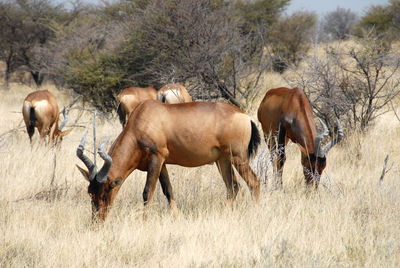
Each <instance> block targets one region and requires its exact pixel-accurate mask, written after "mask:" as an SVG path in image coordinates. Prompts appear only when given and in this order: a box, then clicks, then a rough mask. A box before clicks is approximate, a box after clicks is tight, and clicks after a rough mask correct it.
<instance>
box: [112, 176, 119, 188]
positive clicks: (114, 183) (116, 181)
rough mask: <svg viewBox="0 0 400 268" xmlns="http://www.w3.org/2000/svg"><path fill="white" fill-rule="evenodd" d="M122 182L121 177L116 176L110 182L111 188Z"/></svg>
mask: <svg viewBox="0 0 400 268" xmlns="http://www.w3.org/2000/svg"><path fill="white" fill-rule="evenodd" d="M121 183H122V178H121V177H118V178H116V179H115V180H113V181H112V182H111V183H110V187H111V188H115V187H117V186H118V185H120V184H121Z"/></svg>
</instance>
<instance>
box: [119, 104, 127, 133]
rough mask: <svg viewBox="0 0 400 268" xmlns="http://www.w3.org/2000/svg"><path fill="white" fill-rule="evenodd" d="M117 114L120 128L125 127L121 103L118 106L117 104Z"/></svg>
mask: <svg viewBox="0 0 400 268" xmlns="http://www.w3.org/2000/svg"><path fill="white" fill-rule="evenodd" d="M117 114H118V117H119V121H120V122H121V124H122V127H124V126H125V123H126V121H125V115H124V113H123V112H122V107H121V103H120V104H118V108H117Z"/></svg>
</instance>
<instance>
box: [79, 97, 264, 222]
mask: <svg viewBox="0 0 400 268" xmlns="http://www.w3.org/2000/svg"><path fill="white" fill-rule="evenodd" d="M85 138H86V135H85V136H84V137H83V138H82V141H81V144H80V145H79V147H78V149H77V156H78V157H79V158H80V159H81V160H82V161H83V162H84V164H85V165H86V167H87V168H88V171H87V170H84V169H82V168H80V167H78V168H79V170H80V171H81V172H82V174H83V175H84V176H85V178H86V179H87V180H88V181H89V188H88V192H89V195H90V196H91V199H92V212H93V216H94V218H97V217H99V219H100V220H104V219H105V217H106V215H107V213H108V210H109V207H110V205H111V204H112V202H113V200H114V198H115V196H116V194H117V192H118V190H119V188H120V186H121V184H122V183H123V182H124V180H125V179H126V177H128V175H129V174H131V173H132V172H133V171H134V170H135V169H139V170H142V171H147V180H146V186H145V188H144V191H143V200H144V204H145V213H144V215H145V216H146V215H147V210H148V207H149V204H150V202H151V200H152V197H153V194H154V190H155V187H156V183H157V179H159V181H160V183H161V186H162V190H163V193H164V194H165V196H166V197H167V199H168V202H169V204H170V207H171V209H172V211H173V212H177V208H176V205H175V201H174V197H173V193H172V186H171V183H170V181H169V177H168V172H167V168H166V164H175V165H180V166H185V167H197V166H202V165H205V164H209V163H213V162H216V164H217V166H218V168H219V171H220V174H221V175H222V178H223V180H224V182H225V185H226V187H227V190H228V194H227V197H228V200H229V201H233V199H234V198H235V197H236V194H237V192H238V189H239V186H238V181H237V179H236V177H235V175H234V172H233V169H232V165H231V164H233V165H234V166H235V168H236V170H237V171H238V172H239V174H240V175H241V177H242V178H243V179H244V180H245V181H246V183H247V185H248V186H249V188H250V191H251V192H252V194H253V196H254V198H255V199H256V200H258V198H259V192H260V181H259V179H258V177H257V175H256V174H255V173H254V172H253V170H252V169H251V168H250V165H249V157H250V156H252V155H254V154H255V152H256V150H257V147H258V145H259V143H260V136H259V133H258V130H257V127H256V126H255V124H254V122H252V121H251V120H250V118H249V116H247V115H246V114H245V113H243V112H242V111H241V110H239V109H238V108H236V107H234V106H232V105H230V104H226V103H207V102H191V103H179V104H170V105H169V104H164V103H161V102H158V101H154V100H148V101H145V102H143V103H141V104H140V105H139V106H138V107H137V108H136V109H135V110H134V111H133V112H132V114H131V115H130V117H129V119H128V122H127V125H126V127H125V128H124V129H123V131H122V132H121V134H120V135H119V136H118V138H117V139H116V140H115V142H114V143H113V145H112V146H111V148H110V151H109V154H110V155H108V154H106V153H105V152H104V143H103V144H102V145H101V146H100V148H99V154H100V156H101V157H102V158H103V159H104V161H105V162H104V165H103V167H102V168H101V169H100V171H99V172H97V171H96V167H95V166H94V164H93V163H92V161H90V160H89V158H88V157H86V156H85V155H84V154H83V150H84V144H85Z"/></svg>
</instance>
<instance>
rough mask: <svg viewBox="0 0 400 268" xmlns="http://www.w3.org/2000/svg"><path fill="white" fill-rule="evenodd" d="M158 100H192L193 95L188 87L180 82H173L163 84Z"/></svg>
mask: <svg viewBox="0 0 400 268" xmlns="http://www.w3.org/2000/svg"><path fill="white" fill-rule="evenodd" d="M157 100H159V101H161V102H164V103H168V104H174V103H180V102H192V97H191V96H190V95H189V92H188V91H187V89H186V88H185V87H184V86H183V85H182V84H179V83H172V84H168V85H165V86H163V87H162V88H160V89H159V90H158V92H157Z"/></svg>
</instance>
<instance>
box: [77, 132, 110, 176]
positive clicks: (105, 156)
mask: <svg viewBox="0 0 400 268" xmlns="http://www.w3.org/2000/svg"><path fill="white" fill-rule="evenodd" d="M86 136H87V131H86V132H85V134H84V135H83V137H82V140H81V142H80V144H79V146H78V149H77V150H76V155H77V156H78V158H79V159H80V160H82V162H83V163H84V164H85V166H86V167H87V168H88V170H89V181H92V180H93V179H94V178H96V180H97V182H99V183H104V182H105V181H106V180H107V174H108V172H109V171H110V168H111V164H112V158H111V156H109V155H108V154H107V153H106V152H105V150H104V148H105V146H106V143H107V141H108V139H109V138H110V137H107V138H106V139H105V140H104V141H103V142H102V143H101V145H100V147H99V149H98V151H97V152H98V154H99V155H100V157H101V158H102V159H103V160H104V164H103V166H102V168H101V169H100V171H99V172H97V167H96V166H95V164H93V162H92V161H91V160H90V159H89V158H88V157H87V156H86V155H84V154H83V150H84V149H85V143H86Z"/></svg>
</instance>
